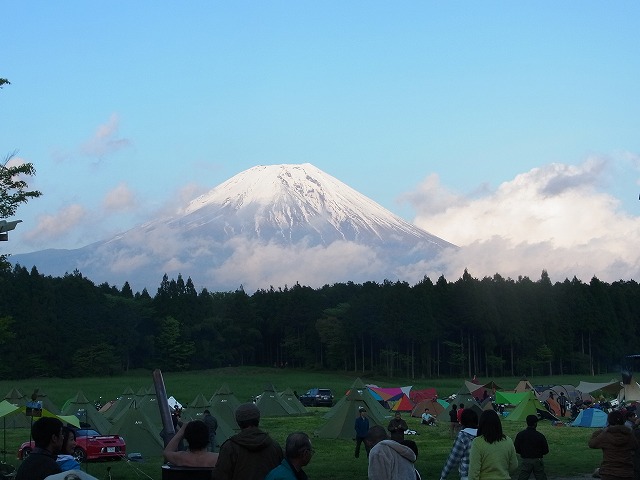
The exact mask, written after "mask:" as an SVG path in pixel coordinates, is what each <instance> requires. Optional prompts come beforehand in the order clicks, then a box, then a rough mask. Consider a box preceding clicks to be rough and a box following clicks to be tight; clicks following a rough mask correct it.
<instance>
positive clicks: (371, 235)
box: [10, 163, 456, 294]
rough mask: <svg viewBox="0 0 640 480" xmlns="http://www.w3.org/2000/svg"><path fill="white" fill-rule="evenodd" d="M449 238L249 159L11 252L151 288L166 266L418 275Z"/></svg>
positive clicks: (318, 275) (251, 283)
mask: <svg viewBox="0 0 640 480" xmlns="http://www.w3.org/2000/svg"><path fill="white" fill-rule="evenodd" d="M448 248H456V247H455V246H453V245H451V244H450V243H448V242H446V241H444V240H442V239H440V238H438V237H435V236H433V235H431V234H430V233H428V232H425V231H424V230H421V229H419V228H418V227H416V226H414V225H412V224H410V223H409V222H406V221H405V220H403V219H401V218H400V217H398V216H396V215H394V214H393V213H391V212H389V211H388V210H386V209H385V208H383V207H382V206H380V205H378V204H377V203H375V202H374V201H373V200H371V199H369V198H367V197H365V196H364V195H362V194H360V193H359V192H357V191H355V190H354V189H352V188H351V187H349V186H347V185H345V184H344V183H342V182H340V181H339V180H337V179H336V178H334V177H332V176H330V175H328V174H326V173H325V172H323V171H321V170H319V169H318V168H316V167H314V166H313V165H311V164H308V163H307V164H302V165H267V166H256V167H253V168H250V169H248V170H246V171H244V172H241V173H239V174H238V175H236V176H234V177H232V178H230V179H229V180H227V181H226V182H223V183H222V184H220V185H218V186H217V187H215V188H214V189H212V190H211V191H209V192H208V193H206V194H204V195H201V196H200V197H198V198H196V199H194V200H192V201H191V202H190V203H189V204H188V205H187V206H186V207H185V208H184V209H181V210H180V211H178V212H177V213H176V214H175V215H174V216H172V217H170V218H164V219H157V220H153V221H150V222H147V223H145V224H143V225H139V226H137V227H135V228H133V229H131V230H129V231H127V232H124V233H122V234H119V235H117V236H115V237H114V238H112V239H109V240H105V241H101V242H96V243H94V244H91V245H88V246H86V247H83V248H80V249H76V250H44V251H40V252H34V253H29V254H20V255H14V256H12V257H10V259H11V261H12V262H14V263H20V264H21V265H25V266H28V267H30V266H31V265H36V267H37V268H38V270H39V271H40V272H41V273H45V274H49V275H62V274H64V273H65V272H71V271H73V270H74V269H78V270H79V271H80V272H81V273H82V274H83V275H85V276H86V277H88V278H90V279H92V280H93V281H94V282H96V283H102V282H105V281H106V282H108V283H109V284H112V285H116V286H121V285H122V284H123V283H124V282H125V281H129V283H130V284H131V286H132V287H133V288H134V290H141V289H142V288H143V287H146V288H147V289H148V290H149V292H150V293H151V294H153V293H154V292H155V289H156V288H157V286H158V285H159V284H160V281H161V279H162V275H163V274H164V273H167V274H168V275H169V277H170V278H175V277H176V276H177V274H178V273H181V274H182V276H183V278H185V279H186V278H187V277H191V278H192V280H193V281H194V283H195V284H196V287H200V288H202V287H206V288H207V289H209V290H230V289H235V288H237V287H238V286H239V285H240V284H242V285H244V286H245V288H254V289H257V288H268V287H269V286H270V285H273V286H284V285H285V284H289V285H291V284H293V283H295V282H300V283H301V284H306V285H311V286H321V285H322V284H325V283H335V282H339V281H349V280H352V281H367V280H373V281H381V280H384V279H392V280H397V279H400V280H407V281H409V280H410V279H408V278H402V275H403V274H404V275H413V276H416V272H418V273H417V275H418V278H421V277H422V276H423V275H425V274H427V273H428V272H427V271H425V269H427V268H431V267H433V265H434V264H435V263H436V259H437V257H438V255H439V253H441V252H442V251H443V250H445V249H448ZM416 269H417V270H416ZM420 271H422V272H424V273H423V274H422V275H419V272H420Z"/></svg>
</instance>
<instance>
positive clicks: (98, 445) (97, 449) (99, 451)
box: [18, 428, 127, 463]
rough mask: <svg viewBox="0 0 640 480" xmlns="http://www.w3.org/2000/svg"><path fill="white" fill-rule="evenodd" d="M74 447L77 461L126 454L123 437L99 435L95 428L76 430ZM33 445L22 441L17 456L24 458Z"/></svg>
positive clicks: (118, 456) (117, 456)
mask: <svg viewBox="0 0 640 480" xmlns="http://www.w3.org/2000/svg"><path fill="white" fill-rule="evenodd" d="M76 443H77V444H78V445H77V446H76V449H75V451H74V457H76V460H78V462H80V463H82V462H84V461H85V460H98V459H114V458H118V459H119V458H123V457H125V456H126V454H127V446H126V444H125V441H124V438H122V437H121V436H119V435H100V434H99V433H98V432H96V431H95V430H91V429H87V428H81V429H78V430H76ZM34 447H35V444H34V443H33V440H32V441H31V442H24V443H23V444H22V445H20V449H19V450H18V458H19V459H20V460H24V459H25V458H27V457H28V456H29V454H30V453H31V450H32V449H33V448H34Z"/></svg>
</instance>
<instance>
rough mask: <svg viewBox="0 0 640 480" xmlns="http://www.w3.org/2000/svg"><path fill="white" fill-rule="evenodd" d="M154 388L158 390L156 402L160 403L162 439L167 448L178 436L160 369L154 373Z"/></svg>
mask: <svg viewBox="0 0 640 480" xmlns="http://www.w3.org/2000/svg"><path fill="white" fill-rule="evenodd" d="M153 386H154V387H155V389H156V400H157V401H158V408H159V409H160V419H161V420H162V431H163V435H162V439H163V440H164V446H165V447H166V446H167V444H168V443H169V441H170V440H171V439H172V438H173V436H174V435H175V434H176V431H175V429H174V428H173V421H172V420H171V411H170V410H169V402H168V401H167V390H166V388H165V386H164V379H163V378H162V372H161V371H160V370H159V369H156V370H154V371H153Z"/></svg>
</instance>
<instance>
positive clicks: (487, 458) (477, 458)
mask: <svg viewBox="0 0 640 480" xmlns="http://www.w3.org/2000/svg"><path fill="white" fill-rule="evenodd" d="M517 470H518V456H517V454H516V449H515V447H514V446H513V440H511V438H509V437H508V436H506V435H505V434H504V433H503V432H502V423H500V417H499V416H498V414H497V412H495V411H494V410H485V411H484V412H482V414H481V415H480V419H479V420H478V436H477V437H476V438H475V440H474V441H473V442H471V450H470V451H469V480H510V479H511V474H513V473H515V472H516V471H517Z"/></svg>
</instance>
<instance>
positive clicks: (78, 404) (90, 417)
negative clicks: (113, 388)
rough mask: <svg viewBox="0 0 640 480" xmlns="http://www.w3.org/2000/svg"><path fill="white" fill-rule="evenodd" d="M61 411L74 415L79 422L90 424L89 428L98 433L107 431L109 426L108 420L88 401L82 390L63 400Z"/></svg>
mask: <svg viewBox="0 0 640 480" xmlns="http://www.w3.org/2000/svg"><path fill="white" fill-rule="evenodd" d="M62 413H63V414H64V415H75V416H76V417H78V419H79V420H80V422H81V423H86V424H89V425H91V428H93V429H95V430H97V431H98V432H100V433H105V432H108V431H109V428H110V426H111V425H110V424H109V420H107V419H106V418H105V417H104V415H102V414H101V413H100V412H98V411H97V410H96V407H95V405H94V404H93V403H91V402H89V400H87V397H85V396H84V393H82V392H78V393H77V394H76V395H75V396H74V397H72V398H70V399H69V400H67V401H66V402H65V404H64V407H62Z"/></svg>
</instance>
